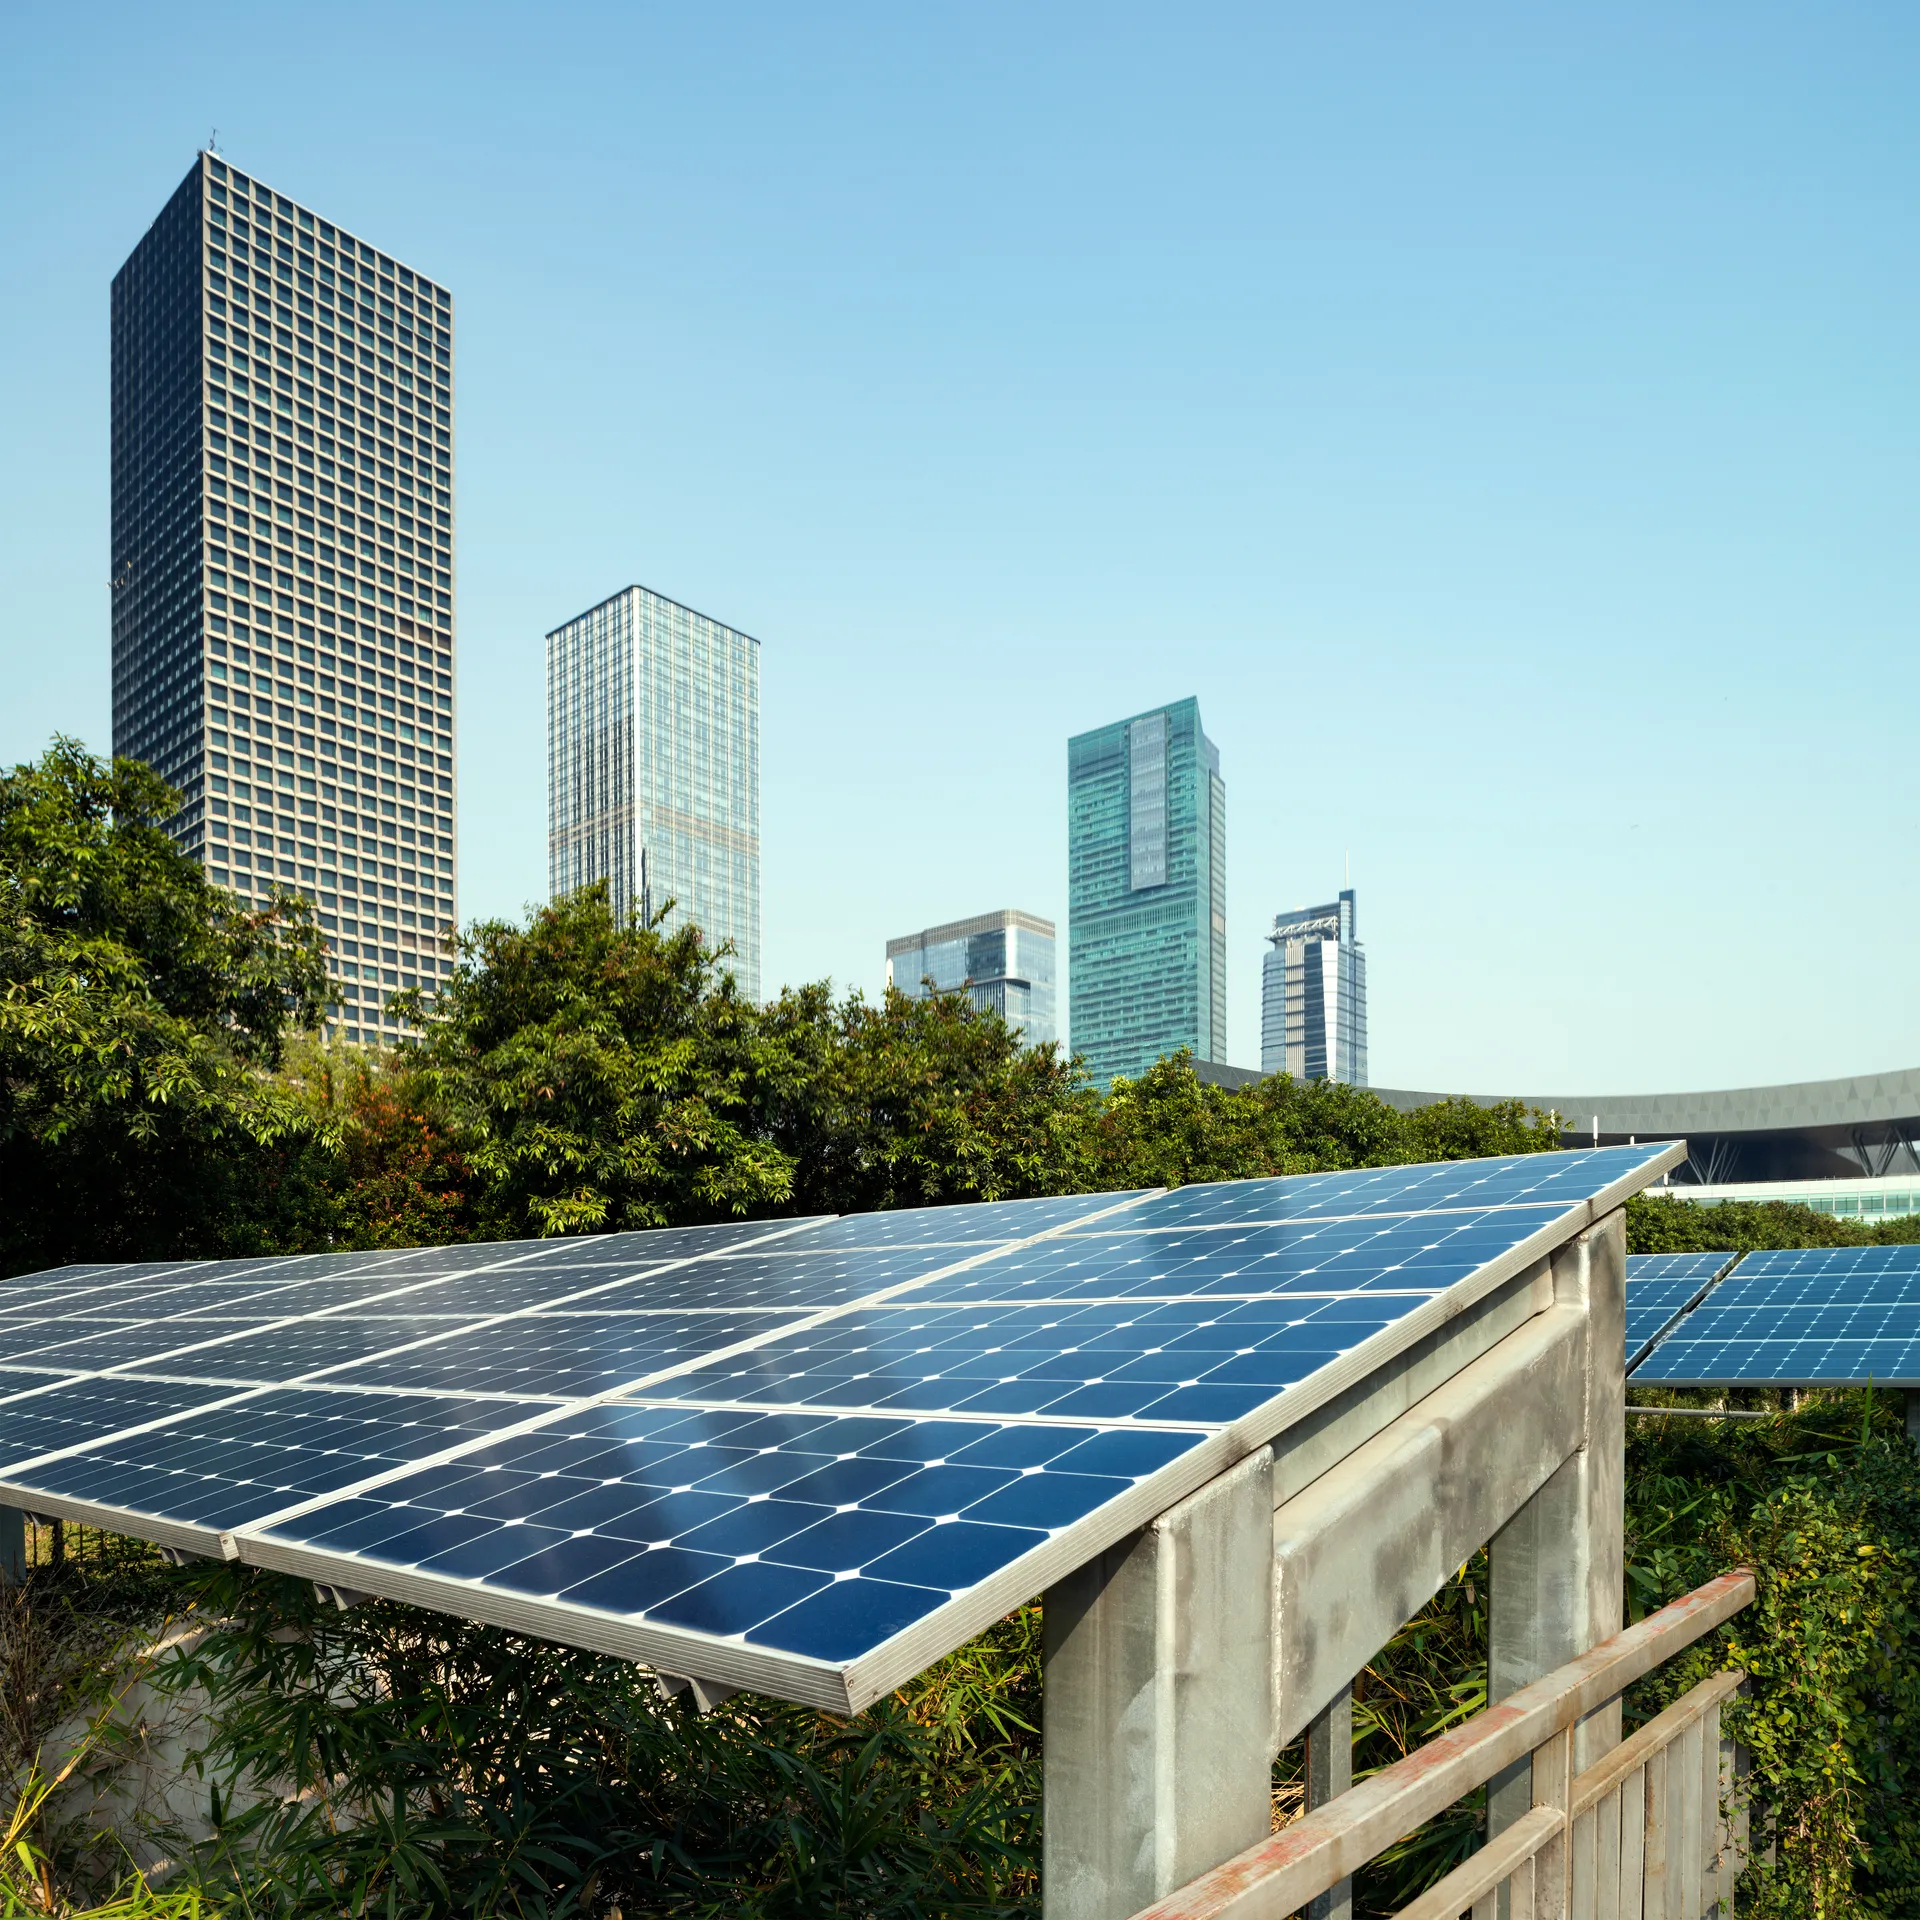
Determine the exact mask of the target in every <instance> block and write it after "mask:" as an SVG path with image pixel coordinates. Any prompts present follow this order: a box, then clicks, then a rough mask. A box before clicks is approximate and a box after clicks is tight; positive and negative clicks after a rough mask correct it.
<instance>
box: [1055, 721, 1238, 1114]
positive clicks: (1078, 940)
mask: <svg viewBox="0 0 1920 1920" xmlns="http://www.w3.org/2000/svg"><path fill="white" fill-rule="evenodd" d="M1067 889H1068V914H1067V956H1068V967H1067V982H1068V997H1069V1001H1070V1010H1071V1017H1070V1026H1071V1035H1072V1043H1073V1047H1074V1050H1075V1052H1077V1053H1080V1054H1083V1055H1085V1057H1086V1064H1087V1070H1088V1072H1089V1073H1090V1074H1091V1075H1092V1076H1093V1079H1094V1081H1095V1083H1096V1084H1097V1085H1100V1086H1103V1087H1104V1086H1105V1085H1107V1083H1108V1082H1109V1081H1111V1080H1112V1079H1113V1078H1114V1076H1115V1075H1116V1074H1124V1075H1126V1076H1127V1078H1129V1079H1134V1078H1137V1077H1138V1076H1139V1075H1140V1074H1142V1073H1144V1072H1145V1071H1146V1069H1147V1068H1148V1067H1150V1066H1152V1065H1153V1063H1154V1062H1155V1061H1156V1060H1158V1059H1159V1058H1160V1057H1161V1055H1162V1054H1167V1053H1173V1052H1175V1051H1176V1050H1177V1049H1179V1048H1181V1047H1189V1048H1191V1049H1192V1050H1193V1055H1194V1058H1195V1059H1196V1060H1213V1061H1219V1062H1222V1063H1224V1062H1225V1061H1226V1057H1227V788H1226V783H1225V781H1223V780H1222V779H1221V778H1220V753H1219V750H1218V748H1216V747H1215V746H1214V744H1213V742H1212V741H1211V740H1209V739H1208V738H1207V736H1206V734H1205V733H1204V732H1202V731H1201V727H1200V703H1199V702H1198V701H1197V700H1181V701H1178V702H1177V703H1175V704H1174V705H1173V706H1170V707H1158V708H1156V709H1155V710H1154V711H1153V712H1151V713H1143V714H1139V715H1137V716H1135V717H1134V718H1133V719H1131V720H1121V721H1117V722H1115V723H1114V724H1113V725H1112V726H1109V727H1098V728H1096V729H1095V730H1094V731H1093V732H1091V733H1082V734H1078V735H1076V736H1075V737H1074V738H1073V739H1072V740H1070V741H1068V743H1067Z"/></svg>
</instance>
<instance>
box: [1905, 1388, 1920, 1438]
mask: <svg viewBox="0 0 1920 1920" xmlns="http://www.w3.org/2000/svg"><path fill="white" fill-rule="evenodd" d="M1907 1438H1908V1439H1909V1440H1911V1441H1912V1442H1913V1444H1914V1445H1915V1446H1916V1447H1920V1387H1909V1388H1908V1389H1907Z"/></svg>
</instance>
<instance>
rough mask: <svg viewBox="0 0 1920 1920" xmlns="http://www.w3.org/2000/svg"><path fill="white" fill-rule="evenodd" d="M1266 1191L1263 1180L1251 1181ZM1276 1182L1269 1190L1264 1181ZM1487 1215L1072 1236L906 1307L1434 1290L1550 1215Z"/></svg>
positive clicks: (1001, 1260) (964, 1276)
mask: <svg viewBox="0 0 1920 1920" xmlns="http://www.w3.org/2000/svg"><path fill="white" fill-rule="evenodd" d="M1249 1184H1254V1185H1266V1184H1269V1183H1267V1182H1251V1183H1249ZM1273 1184H1278V1183H1273ZM1565 1211H1566V1209H1565V1208H1564V1207H1562V1206H1559V1205H1556V1206H1554V1207H1551V1208H1545V1209H1542V1210H1541V1211H1540V1212H1538V1213H1535V1212H1533V1211H1531V1210H1520V1211H1515V1212H1507V1211H1499V1212H1489V1211H1485V1210H1479V1211H1473V1212H1463V1213H1440V1214H1432V1215H1415V1216H1413V1217H1410V1218H1407V1217H1401V1218H1384V1219H1372V1218H1363V1219H1345V1218H1342V1219H1332V1220H1317V1221H1316V1220H1303V1221H1288V1222H1283V1223H1277V1224H1249V1225H1234V1226H1227V1227H1189V1228H1187V1229H1186V1230H1184V1231H1179V1232H1160V1233H1148V1232H1118V1231H1116V1232H1109V1233H1093V1232H1086V1233H1077V1234H1073V1235H1070V1236H1068V1237H1067V1238H1064V1239H1061V1240H1056V1241H1048V1242H1043V1243H1041V1244H1040V1245H1038V1246H1034V1247H1029V1248H1025V1249H1022V1250H1019V1251H1016V1252H1013V1253H1009V1254H1003V1255H1001V1256H1000V1257H998V1258H996V1259H994V1260H992V1261H990V1262H988V1263H986V1264H985V1265H983V1266H979V1267H974V1268H970V1269H968V1270H966V1271H964V1272H961V1273H957V1274H954V1275H952V1276H950V1277H949V1278H946V1279H943V1280H935V1281H932V1282H930V1283H929V1284H927V1285H926V1286H923V1287H920V1288H916V1289H915V1292H914V1295H913V1297H914V1299H915V1300H1008V1301H1015V1300H1023V1299H1030V1300H1041V1299H1050V1300H1092V1299H1101V1300H1125V1299H1129V1298H1131V1297H1133V1296H1135V1295H1141V1294H1144V1295H1151V1296H1158V1297H1168V1296H1174V1295H1181V1294H1209V1293H1221V1294H1232V1293H1238V1294H1276V1293H1293V1292H1305V1293H1350V1292H1356V1291H1394V1292H1405V1293H1440V1292H1444V1291H1445V1289H1446V1288H1448V1287H1449V1286H1451V1285H1453V1284H1454V1282H1455V1281H1457V1280H1462V1279H1464V1278H1465V1277H1466V1276H1467V1275H1468V1274H1470V1273H1476V1272H1478V1271H1479V1269H1480V1268H1482V1267H1483V1266H1485V1265H1486V1264H1487V1262H1488V1261H1490V1260H1493V1259H1496V1258H1497V1257H1499V1256H1500V1255H1501V1254H1503V1253H1506V1252H1508V1251H1510V1250H1511V1249H1512V1248H1514V1247H1516V1246H1518V1245H1520V1244H1521V1243H1522V1242H1523V1241H1525V1240H1527V1239H1529V1238H1531V1237H1532V1236H1533V1235H1534V1234H1536V1233H1538V1232H1539V1231H1540V1230H1541V1228H1542V1227H1543V1226H1545V1225H1548V1224H1550V1223H1551V1222H1552V1221H1553V1220H1555V1219H1557V1218H1558V1217H1560V1215H1561V1214H1563V1213H1564V1212H1565Z"/></svg>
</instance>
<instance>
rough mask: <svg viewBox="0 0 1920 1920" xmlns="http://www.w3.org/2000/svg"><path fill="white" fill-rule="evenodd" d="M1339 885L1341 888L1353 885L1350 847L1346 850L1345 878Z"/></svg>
mask: <svg viewBox="0 0 1920 1920" xmlns="http://www.w3.org/2000/svg"><path fill="white" fill-rule="evenodd" d="M1340 884H1341V885H1342V886H1343V887H1350V886H1352V885H1353V849H1352V848H1351V847H1349V848H1348V849H1347V877H1346V878H1345V879H1344V880H1342V881H1341V882H1340Z"/></svg>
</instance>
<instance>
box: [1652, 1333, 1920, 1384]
mask: <svg viewBox="0 0 1920 1920" xmlns="http://www.w3.org/2000/svg"><path fill="white" fill-rule="evenodd" d="M1633 1377H1634V1379H1635V1381H1637V1382H1643V1383H1646V1384H1649V1385H1653V1384H1659V1385H1667V1386H1799V1387H1821V1386H1849V1385H1854V1386H1865V1385H1866V1383H1867V1382H1868V1381H1869V1380H1871V1381H1874V1382H1876V1383H1877V1384H1879V1385H1880V1386H1883V1387H1914V1386H1920V1339H1898V1338H1888V1339H1878V1340H1827V1339H1819V1338H1809V1339H1792V1338H1788V1339H1777V1340H1749V1339H1737V1338H1736V1339H1725V1340H1722V1339H1717V1338H1715V1337H1714V1336H1713V1335H1712V1334H1711V1333H1704V1334H1696V1335H1691V1336H1690V1337H1688V1338H1686V1339H1682V1338H1680V1336H1679V1335H1677V1334H1670V1335H1668V1337H1667V1338H1666V1339H1665V1340H1664V1341H1662V1342H1661V1344H1660V1345H1659V1346H1657V1347H1655V1348H1654V1350H1653V1352H1652V1353H1651V1354H1650V1355H1649V1356H1648V1357H1647V1358H1646V1359H1645V1360H1643V1361H1642V1362H1641V1363H1640V1365H1639V1366H1638V1367H1636V1368H1635V1369H1634V1374H1633Z"/></svg>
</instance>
